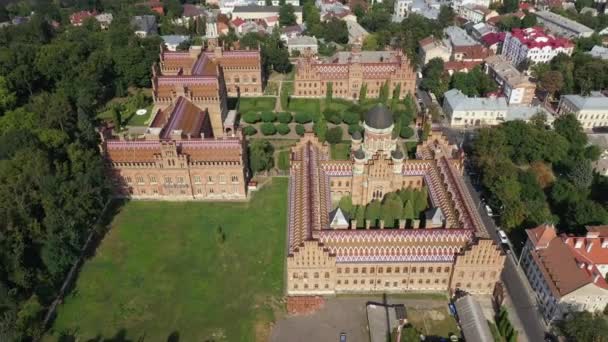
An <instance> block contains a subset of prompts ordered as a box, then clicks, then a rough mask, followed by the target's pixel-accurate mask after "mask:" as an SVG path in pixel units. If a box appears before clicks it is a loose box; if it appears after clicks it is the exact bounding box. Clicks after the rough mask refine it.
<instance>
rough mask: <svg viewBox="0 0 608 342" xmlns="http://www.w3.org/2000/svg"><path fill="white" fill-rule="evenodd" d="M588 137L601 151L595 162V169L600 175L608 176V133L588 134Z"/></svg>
mask: <svg viewBox="0 0 608 342" xmlns="http://www.w3.org/2000/svg"><path fill="white" fill-rule="evenodd" d="M587 139H588V141H589V143H590V144H593V145H595V146H597V147H598V148H599V149H600V151H601V154H600V158H599V159H598V160H597V161H595V162H593V169H594V170H595V172H597V173H599V174H600V175H602V176H604V177H608V134H606V133H597V134H587Z"/></svg>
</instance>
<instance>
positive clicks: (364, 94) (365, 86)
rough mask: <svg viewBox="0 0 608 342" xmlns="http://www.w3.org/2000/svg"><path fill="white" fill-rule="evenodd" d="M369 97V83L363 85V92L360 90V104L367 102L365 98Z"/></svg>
mask: <svg viewBox="0 0 608 342" xmlns="http://www.w3.org/2000/svg"><path fill="white" fill-rule="evenodd" d="M366 97H367V83H365V82H364V83H363V84H362V85H361V90H359V103H363V102H365V98H366Z"/></svg>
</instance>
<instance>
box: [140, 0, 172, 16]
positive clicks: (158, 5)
mask: <svg viewBox="0 0 608 342" xmlns="http://www.w3.org/2000/svg"><path fill="white" fill-rule="evenodd" d="M137 5H138V6H143V7H147V8H149V9H150V10H151V11H154V12H156V13H157V14H159V15H165V7H164V6H163V3H162V2H161V1H156V0H151V1H146V2H142V3H139V4H137Z"/></svg>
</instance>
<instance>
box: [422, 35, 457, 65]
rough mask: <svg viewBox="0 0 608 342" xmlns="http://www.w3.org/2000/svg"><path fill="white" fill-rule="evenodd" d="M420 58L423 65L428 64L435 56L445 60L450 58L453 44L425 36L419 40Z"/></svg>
mask: <svg viewBox="0 0 608 342" xmlns="http://www.w3.org/2000/svg"><path fill="white" fill-rule="evenodd" d="M419 44H420V49H419V54H420V60H421V61H422V64H423V65H426V64H427V63H428V62H429V61H430V60H431V59H433V58H441V59H442V60H443V61H444V62H447V61H449V60H450V56H451V55H452V46H451V45H449V44H447V43H446V41H445V40H437V39H435V38H434V37H427V38H424V39H423V40H421V41H420V42H419Z"/></svg>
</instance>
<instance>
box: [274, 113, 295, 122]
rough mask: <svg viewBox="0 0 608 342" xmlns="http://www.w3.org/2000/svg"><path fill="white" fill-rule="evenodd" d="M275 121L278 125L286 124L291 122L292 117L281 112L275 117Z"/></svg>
mask: <svg viewBox="0 0 608 342" xmlns="http://www.w3.org/2000/svg"><path fill="white" fill-rule="evenodd" d="M277 119H278V120H279V122H280V123H284V124H288V123H290V122H291V120H292V119H293V117H292V116H291V113H286V112H281V113H279V114H278V115H277Z"/></svg>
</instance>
